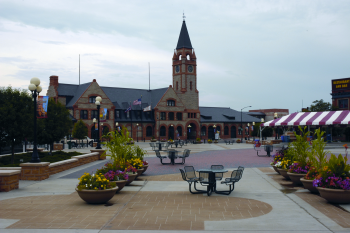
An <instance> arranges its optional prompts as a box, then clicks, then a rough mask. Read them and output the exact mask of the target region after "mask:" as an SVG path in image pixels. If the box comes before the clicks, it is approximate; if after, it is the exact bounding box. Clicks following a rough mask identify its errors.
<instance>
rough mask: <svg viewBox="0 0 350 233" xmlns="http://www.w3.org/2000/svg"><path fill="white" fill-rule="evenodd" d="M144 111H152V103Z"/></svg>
mask: <svg viewBox="0 0 350 233" xmlns="http://www.w3.org/2000/svg"><path fill="white" fill-rule="evenodd" d="M143 111H144V112H148V111H151V105H150V106H147V107H145V108H144V109H143Z"/></svg>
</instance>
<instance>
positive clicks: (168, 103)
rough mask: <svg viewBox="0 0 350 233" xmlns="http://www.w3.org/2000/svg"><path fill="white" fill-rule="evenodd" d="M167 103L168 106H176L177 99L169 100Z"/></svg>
mask: <svg viewBox="0 0 350 233" xmlns="http://www.w3.org/2000/svg"><path fill="white" fill-rule="evenodd" d="M166 105H167V106H175V101H174V100H168V101H167V104H166Z"/></svg>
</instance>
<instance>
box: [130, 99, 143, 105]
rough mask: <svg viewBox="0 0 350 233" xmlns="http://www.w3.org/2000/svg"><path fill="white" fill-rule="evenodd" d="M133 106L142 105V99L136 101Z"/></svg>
mask: <svg viewBox="0 0 350 233" xmlns="http://www.w3.org/2000/svg"><path fill="white" fill-rule="evenodd" d="M132 104H133V105H140V104H141V99H137V100H135V101H134V102H133V103H132Z"/></svg>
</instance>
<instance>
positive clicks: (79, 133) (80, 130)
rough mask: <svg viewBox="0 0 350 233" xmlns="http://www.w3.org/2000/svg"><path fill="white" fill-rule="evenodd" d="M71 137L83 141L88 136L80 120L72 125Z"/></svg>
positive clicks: (86, 129)
mask: <svg viewBox="0 0 350 233" xmlns="http://www.w3.org/2000/svg"><path fill="white" fill-rule="evenodd" d="M72 135H73V138H77V139H84V138H85V137H86V136H88V128H87V127H86V125H85V123H84V122H83V121H82V120H81V119H80V120H79V121H77V123H75V124H74V128H73V132H72Z"/></svg>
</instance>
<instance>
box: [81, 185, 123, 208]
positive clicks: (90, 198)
mask: <svg viewBox="0 0 350 233" xmlns="http://www.w3.org/2000/svg"><path fill="white" fill-rule="evenodd" d="M117 190H118V187H115V188H112V189H105V190H89V189H83V190H78V189H77V188H75V191H77V193H78V194H79V196H80V198H81V199H83V200H84V201H85V202H87V203H89V204H103V203H106V202H107V201H109V200H111V199H112V197H113V196H114V194H115V192H116V191H117Z"/></svg>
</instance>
